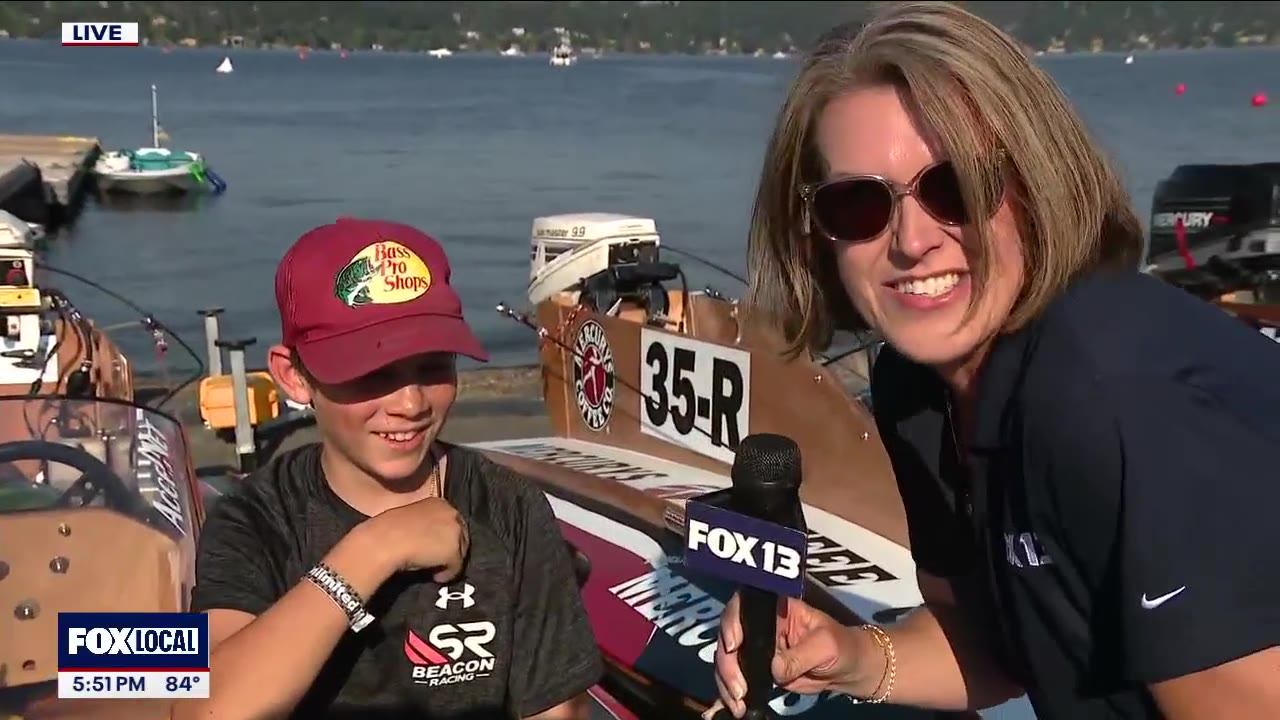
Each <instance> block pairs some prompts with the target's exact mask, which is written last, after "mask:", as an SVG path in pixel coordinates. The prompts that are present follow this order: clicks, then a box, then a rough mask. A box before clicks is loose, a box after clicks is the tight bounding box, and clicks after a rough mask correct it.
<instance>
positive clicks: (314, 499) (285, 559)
mask: <svg viewBox="0 0 1280 720" xmlns="http://www.w3.org/2000/svg"><path fill="white" fill-rule="evenodd" d="M445 447H446V452H447V457H448V467H449V471H448V472H449V474H448V481H447V482H446V483H445V497H446V499H447V500H448V501H449V503H450V504H452V505H453V506H454V507H455V508H457V510H458V512H460V513H461V514H462V515H463V517H465V518H466V520H467V522H468V526H469V530H470V533H471V551H470V555H469V557H468V560H467V566H466V568H465V570H464V572H463V575H462V577H460V578H458V579H456V580H454V581H453V582H452V583H450V584H448V585H447V586H441V585H439V584H437V583H435V582H433V581H432V580H431V577H430V575H429V574H427V573H398V574H396V575H394V576H392V577H391V578H390V579H389V580H387V582H385V583H384V584H383V585H382V587H381V588H379V590H378V591H377V593H375V594H374V596H373V597H372V598H370V599H369V602H368V605H369V610H370V612H372V613H373V614H374V616H375V617H376V618H377V620H375V621H374V623H373V624H372V625H370V626H369V627H367V628H365V629H364V630H363V631H361V632H360V633H358V634H356V633H350V632H348V633H346V634H345V635H344V636H343V637H342V639H341V640H340V641H339V643H338V646H337V648H336V649H335V650H334V653H333V655H332V656H331V657H330V658H329V660H328V661H327V662H326V663H325V665H324V667H323V669H322V670H321V671H320V674H319V675H318V676H317V677H316V680H315V682H313V683H312V685H311V688H310V690H308V692H307V694H306V696H305V697H304V698H303V700H302V701H301V702H300V703H299V705H298V707H297V709H296V710H295V712H294V714H293V717H295V718H331V719H337V718H344V719H345V718H370V719H373V720H392V719H396V720H398V719H400V718H406V719H407V718H417V719H421V718H430V719H431V720H450V719H457V720H462V719H463V718H465V719H466V720H484V719H487V718H504V719H508V718H512V717H528V716H530V715H534V714H537V713H539V712H542V711H543V710H546V709H548V708H550V707H553V706H555V705H558V704H560V703H561V702H564V701H565V700H568V699H570V698H572V697H574V696H576V695H578V694H579V693H582V692H583V691H585V690H587V689H588V688H590V687H591V686H592V685H594V684H595V683H596V682H597V681H598V680H599V679H600V676H601V674H602V673H603V664H602V660H601V656H600V652H599V650H598V648H597V647H596V644H595V640H594V637H593V635H592V631H591V626H590V624H589V623H588V621H587V616H586V611H585V609H584V607H583V603H582V599H581V597H580V596H579V594H578V590H577V584H576V582H575V579H574V575H573V568H572V565H571V561H570V557H569V552H568V549H567V547H566V545H565V543H564V541H563V539H562V536H561V535H560V531H559V527H558V525H557V522H556V519H555V516H554V515H553V513H552V511H551V506H550V504H549V503H548V502H547V500H546V497H545V496H543V495H542V493H541V492H540V491H539V490H538V488H537V486H536V485H534V484H533V483H532V482H530V481H529V480H528V479H526V478H524V477H522V476H520V475H518V474H516V473H514V472H512V471H511V470H509V469H507V468H505V467H503V466H501V465H498V464H496V463H494V462H492V461H490V460H488V459H487V458H485V457H483V456H482V455H480V454H479V453H477V452H475V451H473V450H470V449H467V448H462V447H457V446H449V445H445ZM365 519H366V516H365V515H363V514H361V513H360V512H358V511H356V510H355V509H354V508H352V507H351V506H350V505H347V504H346V503H345V502H343V500H342V499H341V498H339V497H338V496H337V494H335V493H334V492H333V490H332V489H330V487H329V484H328V483H327V482H326V481H325V479H324V473H323V470H322V469H321V464H320V446H319V445H308V446H305V447H301V448H298V449H296V450H292V451H289V452H287V453H283V454H281V455H279V456H277V457H276V458H274V459H273V460H272V462H271V463H270V464H269V465H267V466H266V467H264V468H262V469H260V470H259V471H258V472H256V473H254V474H253V475H251V476H250V477H248V478H246V479H245V480H244V481H242V482H241V483H240V485H239V486H238V487H237V488H236V490H234V491H233V492H232V493H231V494H229V495H227V496H225V497H223V498H222V499H221V500H219V501H218V503H217V505H216V506H214V508H213V510H212V511H211V512H210V515H209V518H208V521H207V522H206V523H205V525H204V528H203V529H202V532H201V534H200V539H199V542H200V547H199V552H198V554H197V559H196V586H195V588H194V589H193V590H192V606H193V607H192V609H193V610H194V611H196V612H204V611H207V610H209V609H211V608H227V609H232V610H241V611H244V612H247V613H251V614H254V615H259V614H261V613H262V612H264V611H265V610H266V609H267V608H268V607H270V606H271V605H272V604H273V603H275V602H276V600H278V599H279V598H280V597H281V596H283V595H284V594H285V593H286V592H287V591H288V590H289V589H290V588H292V587H293V586H294V585H295V584H297V583H298V582H299V581H300V580H301V579H302V577H303V575H304V574H305V573H306V572H307V570H309V569H310V568H311V566H312V565H314V564H315V563H316V562H317V561H319V560H320V559H322V558H323V557H324V556H325V554H326V553H328V552H329V550H330V549H331V548H332V547H333V546H334V545H335V544H337V542H338V541H339V540H340V539H342V537H343V536H344V535H346V533H347V532H348V531H349V530H351V528H353V527H355V525H356V524H357V523H359V522H361V521H362V520H365ZM297 631H298V632H299V633H305V632H306V631H307V629H306V628H305V627H299V628H298V629H297Z"/></svg>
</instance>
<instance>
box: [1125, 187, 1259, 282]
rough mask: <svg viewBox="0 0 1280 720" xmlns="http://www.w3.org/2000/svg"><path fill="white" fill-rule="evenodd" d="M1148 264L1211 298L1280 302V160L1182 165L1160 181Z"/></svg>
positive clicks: (1152, 218)
mask: <svg viewBox="0 0 1280 720" xmlns="http://www.w3.org/2000/svg"><path fill="white" fill-rule="evenodd" d="M1147 258H1148V262H1147V267H1148V268H1149V269H1150V270H1151V271H1152V272H1153V273H1154V274H1156V275H1158V276H1160V277H1162V278H1163V279H1165V280H1166V281H1168V282H1171V283H1173V284H1175V285H1178V286H1180V287H1182V288H1184V289H1186V290H1188V291H1189V292H1193V293H1195V294H1196V295H1200V296H1202V297H1206V298H1213V297H1217V296H1219V295H1223V294H1226V293H1230V292H1236V291H1240V290H1252V291H1254V292H1255V293H1256V295H1257V297H1256V300H1255V301H1257V302H1280V163H1259V164H1255V165H1179V166H1178V167H1176V168H1174V171H1173V173H1172V174H1170V175H1169V177H1167V178H1165V179H1164V180H1161V181H1160V182H1159V183H1157V184H1156V191H1155V196H1154V198H1153V199H1152V204H1151V234H1150V242H1149V247H1148V250H1147Z"/></svg>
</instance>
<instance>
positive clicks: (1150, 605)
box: [1142, 585, 1187, 610]
mask: <svg viewBox="0 0 1280 720" xmlns="http://www.w3.org/2000/svg"><path fill="white" fill-rule="evenodd" d="M1186 589H1187V586H1186V585H1183V586H1182V587H1180V588H1178V589H1177V590H1174V591H1173V592H1171V593H1165V594H1164V595H1161V596H1160V597H1157V598H1151V599H1150V600H1148V599H1147V594H1146V593H1142V607H1143V609H1145V610H1154V609H1156V608H1158V607H1160V606H1161V605H1163V604H1165V603H1166V602H1168V601H1170V600H1172V599H1173V598H1175V597H1177V596H1178V595H1179V594H1180V593H1181V592H1182V591H1183V590H1186Z"/></svg>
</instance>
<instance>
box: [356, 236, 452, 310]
mask: <svg viewBox="0 0 1280 720" xmlns="http://www.w3.org/2000/svg"><path fill="white" fill-rule="evenodd" d="M429 289H431V271H430V270H428V269H427V264H426V263H424V262H422V258H420V257H418V254H417V253H415V252H414V251H412V250H410V249H409V248H407V247H405V246H404V245H401V244H400V243H398V242H396V241H394V240H382V241H380V242H376V243H373V244H371V245H366V246H365V247H364V248H363V249H361V250H360V252H358V253H356V254H355V256H354V257H352V258H351V260H350V261H349V262H348V263H347V264H346V266H345V267H343V268H342V269H341V270H339V271H338V274H337V275H336V276H335V277H334V280H333V294H334V297H336V298H338V299H339V300H341V301H342V303H343V304H344V305H346V306H347V307H352V308H358V307H360V306H362V305H394V304H397V303H404V302H409V301H410V300H416V299H418V298H420V297H422V296H423V295H424V294H426V292H427V290H429Z"/></svg>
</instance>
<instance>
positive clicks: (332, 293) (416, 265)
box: [276, 217, 489, 384]
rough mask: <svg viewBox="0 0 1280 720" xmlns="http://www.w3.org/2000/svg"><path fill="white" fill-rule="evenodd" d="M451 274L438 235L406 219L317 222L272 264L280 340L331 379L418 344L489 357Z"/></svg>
mask: <svg viewBox="0 0 1280 720" xmlns="http://www.w3.org/2000/svg"><path fill="white" fill-rule="evenodd" d="M450 274H451V271H450V268H449V259H448V258H447V257H446V256H445V254H444V248H443V247H441V246H440V243H438V242H436V241H435V240H434V239H433V238H431V237H430V236H428V235H426V234H425V233H423V232H422V231H421V230H416V229H414V228H412V227H409V226H408V225H402V224H400V223H395V222H387V221H383V220H363V219H356V218H345V217H344V218H339V219H338V221H337V222H335V223H333V224H331V225H321V226H320V227H318V228H315V229H314V230H311V231H308V232H307V233H306V234H304V235H303V236H302V237H300V238H298V240H297V242H295V243H294V244H293V247H291V248H289V250H288V251H287V252H285V254H284V257H283V258H282V259H281V260H280V265H279V266H278V267H277V268H276V305H277V306H278V307H279V310H280V336H281V342H282V343H283V344H284V345H285V346H287V347H290V348H293V349H294V350H296V351H297V353H298V355H299V356H300V357H301V358H302V362H303V364H304V365H306V367H307V371H308V372H310V373H311V374H312V375H313V376H315V377H316V379H318V380H320V381H321V382H323V383H330V384H337V383H343V382H347V381H350V380H354V379H356V378H358V377H361V376H362V375H366V374H368V373H371V372H373V371H375V370H378V369H379V368H382V367H385V366H387V365H390V364H391V363H394V362H396V361H398V360H402V359H404V358H407V357H410V356H413V355H418V354H420V353H428V352H451V353H458V354H460V355H466V356H467V357H470V358H474V359H476V360H479V361H481V362H485V361H488V359H489V355H488V353H486V352H485V351H484V348H483V347H482V346H481V345H480V341H479V340H477V339H476V336H475V334H474V333H472V332H471V328H470V326H468V325H467V321H466V320H464V319H463V317H462V301H461V300H460V299H459V298H458V294H457V293H456V292H454V290H453V288H452V287H450V285H449V276H450Z"/></svg>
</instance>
